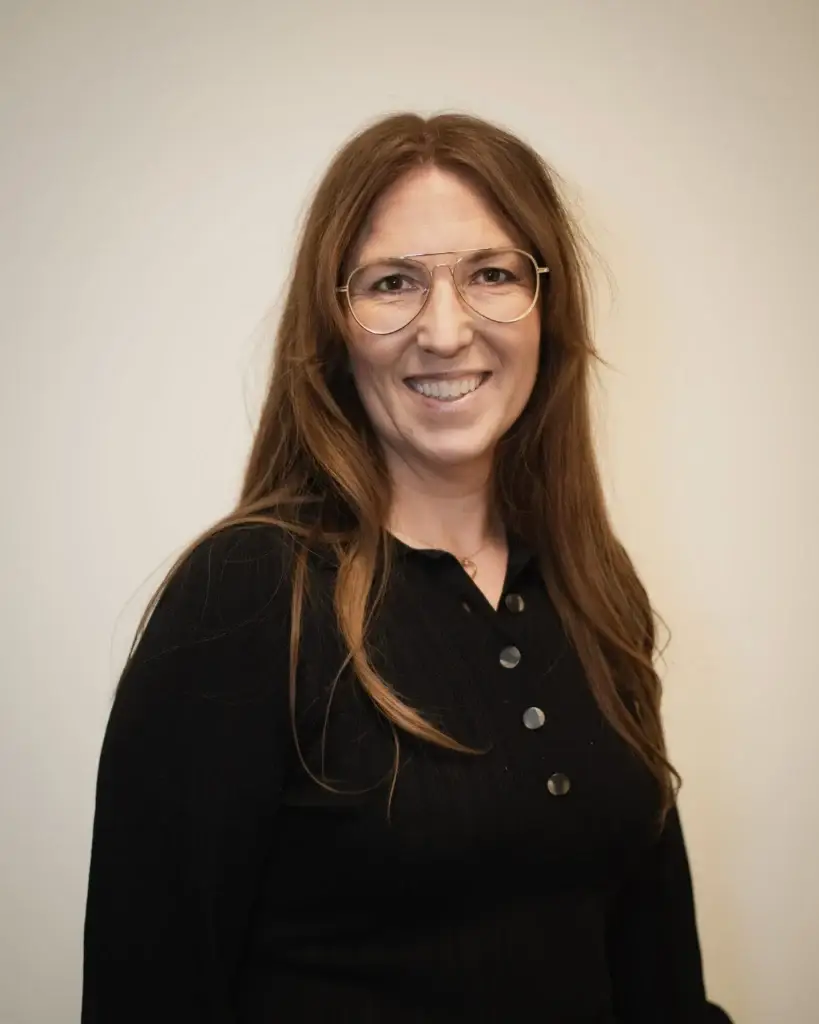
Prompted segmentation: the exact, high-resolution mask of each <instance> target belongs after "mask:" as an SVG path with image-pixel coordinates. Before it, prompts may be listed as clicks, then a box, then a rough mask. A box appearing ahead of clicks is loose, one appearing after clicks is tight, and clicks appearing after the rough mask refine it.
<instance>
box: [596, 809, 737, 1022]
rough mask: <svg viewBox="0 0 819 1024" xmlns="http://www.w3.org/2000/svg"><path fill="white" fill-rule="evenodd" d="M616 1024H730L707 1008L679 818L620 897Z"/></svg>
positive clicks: (613, 929)
mask: <svg viewBox="0 0 819 1024" xmlns="http://www.w3.org/2000/svg"><path fill="white" fill-rule="evenodd" d="M609 960H610V966H611V977H612V986H613V991H614V1005H615V1016H616V1018H617V1022H618V1024H660V1022H662V1024H731V1021H730V1018H729V1017H728V1016H727V1014H726V1013H725V1012H724V1011H723V1010H721V1009H720V1008H719V1007H718V1006H715V1005H714V1004H713V1003H709V1002H708V1000H707V998H706V994H705V985H704V981H703V971H702V959H701V954H700V943H699V937H698V933H697V922H696V914H695V908H694V894H693V888H692V882H691V872H690V868H689V863H688V855H687V852H686V848H685V841H684V838H683V832H682V826H681V824H680V818H679V813H678V811H677V809H676V807H675V808H672V810H671V812H670V813H669V815H668V818H667V819H666V823H665V826H664V829H663V832H662V834H661V835H660V837H659V839H658V841H657V843H656V845H654V846H653V847H652V849H651V850H650V852H649V854H648V856H647V857H646V858H645V859H644V860H642V861H641V862H640V863H639V864H638V865H635V867H634V868H633V870H632V871H631V873H630V875H629V878H628V879H627V881H626V882H625V884H624V885H623V886H622V888H621V890H620V892H619V893H618V895H617V897H616V900H615V904H614V907H613V911H612V916H611V920H610V927H609Z"/></svg>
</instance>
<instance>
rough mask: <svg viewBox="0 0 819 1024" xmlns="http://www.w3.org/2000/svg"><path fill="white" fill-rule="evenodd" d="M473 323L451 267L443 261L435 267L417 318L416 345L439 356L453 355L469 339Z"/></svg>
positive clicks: (466, 343) (465, 344)
mask: <svg viewBox="0 0 819 1024" xmlns="http://www.w3.org/2000/svg"><path fill="white" fill-rule="evenodd" d="M474 324H475V321H474V318H473V316H472V314H471V313H470V311H469V310H468V309H467V307H466V305H465V304H464V302H463V300H462V299H461V296H460V295H459V294H458V289H457V288H456V287H455V279H454V277H453V275H452V268H451V267H449V266H448V265H447V264H441V265H439V266H437V267H435V269H434V270H433V271H432V285H431V287H430V293H429V297H428V299H427V304H426V306H425V307H424V310H423V312H422V313H421V315H420V316H419V318H418V320H417V328H416V340H417V342H418V345H419V346H420V347H421V348H422V349H424V350H425V351H426V352H433V353H435V354H436V355H439V356H444V357H447V356H453V355H456V354H457V353H458V352H459V351H460V350H461V349H462V348H464V347H465V346H467V345H468V344H469V343H470V342H471V341H472V335H473V332H474Z"/></svg>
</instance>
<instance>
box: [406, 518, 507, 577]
mask: <svg viewBox="0 0 819 1024" xmlns="http://www.w3.org/2000/svg"><path fill="white" fill-rule="evenodd" d="M390 532H391V533H392V535H393V537H397V538H398V539H399V540H400V539H401V537H406V539H407V540H411V541H414V542H415V544H420V545H421V547H422V548H426V549H427V550H431V551H440V550H442V549H441V548H436V547H435V545H434V544H430V543H429V542H428V541H424V540H421V539H420V538H419V537H411V536H410V535H409V534H408V533H402V534H399V533H397V532H396V531H394V530H393V531H390ZM491 543H492V538H491V537H490V538H489V540H485V541H484V542H483V544H481V546H480V547H479V548H478V549H477V550H476V551H473V552H472V554H471V555H466V556H465V557H463V558H461V556H460V555H456V554H455V552H454V551H450V552H449V554H450V555H452V557H453V558H456V559H457V560H458V562H459V564H460V565H461V568H462V569H463V570H464V572H466V574H467V575H468V576H469V578H470V579H471V580H474V579H475V577H476V576H477V575H478V566H477V563H476V562H475V556H476V555H479V554H480V553H481V552H482V551H483V549H484V548H487V547H489V545H490V544H491ZM412 546H413V545H410V547H412Z"/></svg>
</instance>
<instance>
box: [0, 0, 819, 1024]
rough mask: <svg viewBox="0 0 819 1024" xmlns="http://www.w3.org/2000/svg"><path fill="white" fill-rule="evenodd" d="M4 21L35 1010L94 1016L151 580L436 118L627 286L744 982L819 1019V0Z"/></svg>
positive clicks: (686, 738) (640, 451)
mask: <svg viewBox="0 0 819 1024" xmlns="http://www.w3.org/2000/svg"><path fill="white" fill-rule="evenodd" d="M0 16H1V19H2V20H0V37H1V38H0V147H2V159H0V222H1V224H0V296H1V299H0V344H2V375H0V429H2V435H1V438H2V439H1V440H0V456H2V467H0V468H1V469H2V475H1V476H0V481H1V484H0V485H1V486H2V492H3V508H4V514H3V518H4V528H3V530H2V533H0V566H2V570H1V571H0V602H2V604H1V605H0V609H1V610H2V615H1V616H0V631H2V642H1V643H0V822H2V833H3V837H2V842H1V843H0V899H1V903H0V1024H52V1022H53V1024H71V1022H74V1021H76V1020H77V1019H78V1005H79V993H80V983H79V978H80V974H79V972H80V963H81V926H82V916H83V903H84V887H85V877H86V871H87V861H88V852H89V835H90V826H91V817H92V810H93V803H92V801H93V785H94V776H95V770H96V758H97V754H98V748H99V743H100V739H101V735H102V729H103V726H104V722H105V718H106V714H107V710H108V706H109V701H110V697H111V694H112V690H113V687H114V683H115V679H116V673H117V668H118V666H119V664H120V661H121V658H122V655H123V653H124V650H125V647H126V645H127V642H128V640H129V639H130V631H131V629H132V627H133V623H134V621H135V619H136V616H137V613H138V612H139V610H140V608H141V606H142V604H143V603H144V601H145V600H146V599H147V596H148V594H149V588H148V587H147V586H145V585H144V581H145V579H146V577H147V576H149V574H152V573H153V572H154V570H156V569H157V568H158V567H159V566H160V564H162V563H164V562H165V560H166V558H167V557H168V556H170V555H171V554H172V553H173V552H174V551H175V550H176V549H178V548H179V547H180V546H181V545H182V544H183V543H184V542H186V541H187V540H188V539H189V538H190V537H191V536H192V535H193V533H194V532H195V531H197V530H198V529H199V528H201V527H203V526H204V525H206V524H207V523H208V522H209V521H210V520H211V519H213V518H214V517H216V516H217V515H218V514H219V513H221V512H222V511H223V510H224V509H225V508H226V507H227V506H228V504H229V503H230V502H231V500H232V498H233V495H234V492H235V488H236V485H237V481H238V478H239V474H240V470H241V465H242V460H243V456H244V453H245V451H246V448H247V445H248V441H249V437H250V431H251V424H252V421H253V415H254V410H255V408H256V402H257V400H258V395H259V382H260V378H261V374H262V373H263V370H264V367H265V365H266V359H267V354H268V352H269V346H270V324H269V318H268V320H267V321H266V319H265V317H266V314H267V313H268V311H269V310H270V309H271V306H274V304H275V300H276V298H277V296H278V294H279V292H280V289H281V287H282V284H283V281H284V277H285V275H286V272H287V265H288V258H289V252H290V246H291V242H292V238H293V232H294V226H295V224H296V221H297V217H298V215H299V213H300V211H301V210H302V209H303V207H304V203H305V201H306V197H307V195H308V192H309V189H310V187H311V186H312V184H313V183H314V182H315V180H316V176H317V175H318V174H319V172H320V170H321V168H322V166H323V165H324V163H325V161H326V160H327V158H328V157H329V155H330V153H331V151H332V150H333V149H334V148H335V147H336V146H337V145H338V144H339V143H340V142H341V141H342V139H343V138H344V136H346V135H347V133H349V132H350V131H352V130H354V129H355V128H356V127H358V126H359V125H361V124H362V122H363V121H365V120H366V119H369V118H370V117H372V116H373V115H376V114H378V113H382V112H385V111H387V110H390V109H394V108H403V107H411V108H417V109H421V110H423V111H432V110H435V109H440V108H444V107H446V108H460V109H466V110H469V111H473V112H476V113H479V114H482V115H484V116H487V117H490V118H496V119H499V120H501V121H503V122H505V123H506V124H508V125H509V126H510V127H511V128H513V129H515V130H517V131H519V132H520V133H522V134H523V135H524V136H525V137H527V138H528V139H529V140H530V141H531V142H532V143H533V144H534V145H535V146H536V147H538V148H539V149H540V150H541V151H542V152H543V153H544V154H545V155H546V156H547V157H548V158H549V159H550V160H551V161H552V162H553V163H554V165H555V166H556V167H557V168H558V169H559V170H560V171H561V173H562V174H563V176H564V177H565V179H566V181H567V187H568V189H569V193H570V195H571V196H572V201H573V202H574V203H575V204H576V209H577V212H578V215H579V216H581V217H582V218H583V220H584V223H585V224H586V227H587V229H588V231H589V233H590V235H591V237H592V239H593V241H594V242H595V245H596V246H597V248H598V250H599V252H600V253H601V255H602V257H603V259H604V261H605V263H606V264H607V265H608V267H609V270H610V274H611V277H612V278H613V279H614V281H615V282H616V290H615V291H614V292H612V291H609V290H603V291H601V293H600V294H601V297H600V303H599V341H600V345H601V348H602V350H603V353H604V355H605V356H606V357H607V358H608V359H609V360H611V362H612V363H613V364H614V369H613V370H612V371H607V372H605V373H604V374H603V377H602V381H601V383H602V387H601V392H600V398H601V402H600V414H601V426H602V428H603V429H602V431H601V452H602V455H603V457H604V460H605V471H606V476H607V480H608V481H609V486H610V489H611V493H612V502H613V510H614V514H615V516H616V519H617V522H618V524H619V527H620V529H621V531H622V534H623V536H624V538H625V540H626V541H627V543H628V544H629V545H630V547H631V549H632V552H633V554H634V556H635V558H636V560H637V562H638V565H639V567H640V569H641V570H642V572H643V573H644V576H645V578H646V580H647V582H648V584H649V586H650V589H651V591H652V593H653V596H654V599H655V602H656V604H657V605H658V607H659V608H660V609H661V611H662V612H663V613H664V615H665V617H666V619H667V620H668V622H669V624H670V626H671V628H672V630H673V634H674V639H673V644H672V647H671V649H670V652H669V655H668V673H667V688H668V698H667V721H668V728H669V732H670V737H671V742H672V750H673V755H674V757H675V759H676V761H677V763H678V765H679V767H680V769H681V770H682V773H683V775H684V776H685V779H686V785H685V789H684V796H683V811H684V814H685V819H686V823H687V828H688V834H689V842H690V847H691V854H692V859H693V863H694V869H695V873H696V881H697V893H698V899H699V915H700V920H701V928H702V937H703V944H704V951H705V956H706V961H707V973H708V981H709V985H710V989H711V992H712V994H713V996H714V997H716V998H718V999H719V1000H720V1001H723V1002H724V1003H725V1004H726V1005H728V1006H729V1007H730V1009H731V1010H732V1011H733V1012H734V1013H735V1015H736V1017H737V1020H738V1021H740V1022H742V1024H779V1022H782V1024H811V1022H814V1021H816V1020H817V1019H818V1018H817V1013H819V1010H817V1007H819V978H818V977H817V970H816V964H815V960H816V947H817V943H819V923H818V922H819V877H817V875H819V871H817V865H818V864H819V855H818V854H817V846H819V809H817V795H816V793H817V779H819V753H817V751H819V741H818V740H817V734H818V732H819V730H818V728H817V722H819V656H817V653H816V646H815V645H816V635H817V619H818V618H819V598H817V580H818V579H819V543H818V542H817V537H816V524H817V521H818V520H819V459H817V455H816V448H817V445H819V411H817V408H816V406H815V404H814V403H815V401H816V381H817V378H818V377H819V355H818V353H819V317H818V316H817V312H816V310H817V305H816V295H817V289H819V259H818V258H817V253H818V252H819V249H818V248H817V233H818V232H819V139H818V137H817V125H819V8H818V7H817V5H816V3H815V2H814V0H803V2H797V0H790V2H779V3H776V4H775V3H773V2H770V3H762V2H756V0H744V2H740V0H722V2H720V0H713V2H711V3H705V2H693V3H692V2H690V0H689V2H681V0H662V2H655V0H623V2H620V3H614V2H605V0H596V2H592V0H589V2H576V3H568V2H566V0H560V2H554V0H539V2H534V0H531V2H520V0H504V2H502V3H491V2H488V0H487V2H476V0H468V2H467V0H458V2H450V3H447V4H443V3H441V4H438V3H436V2H433V0H413V2H412V3H408V4H395V3H383V2H379V3H376V2H370V0H347V2H346V3H330V2H326V3H316V2H300V3H298V4H285V3H284V2H281V3H280V2H277V0H265V2H252V0H232V2H230V0H200V2H187V3H184V2H182V0H161V2H160V0H151V2H147V3H146V2H140V3H135V2H134V3H123V2H119V0H97V2H92V0H74V2H66V0H64V2H48V3H44V2H35V0H30V2H10V0H0ZM601 279H602V275H601ZM273 314H275V308H273ZM157 579H158V577H157V576H155V575H154V576H152V581H153V582H156V580H157Z"/></svg>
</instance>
